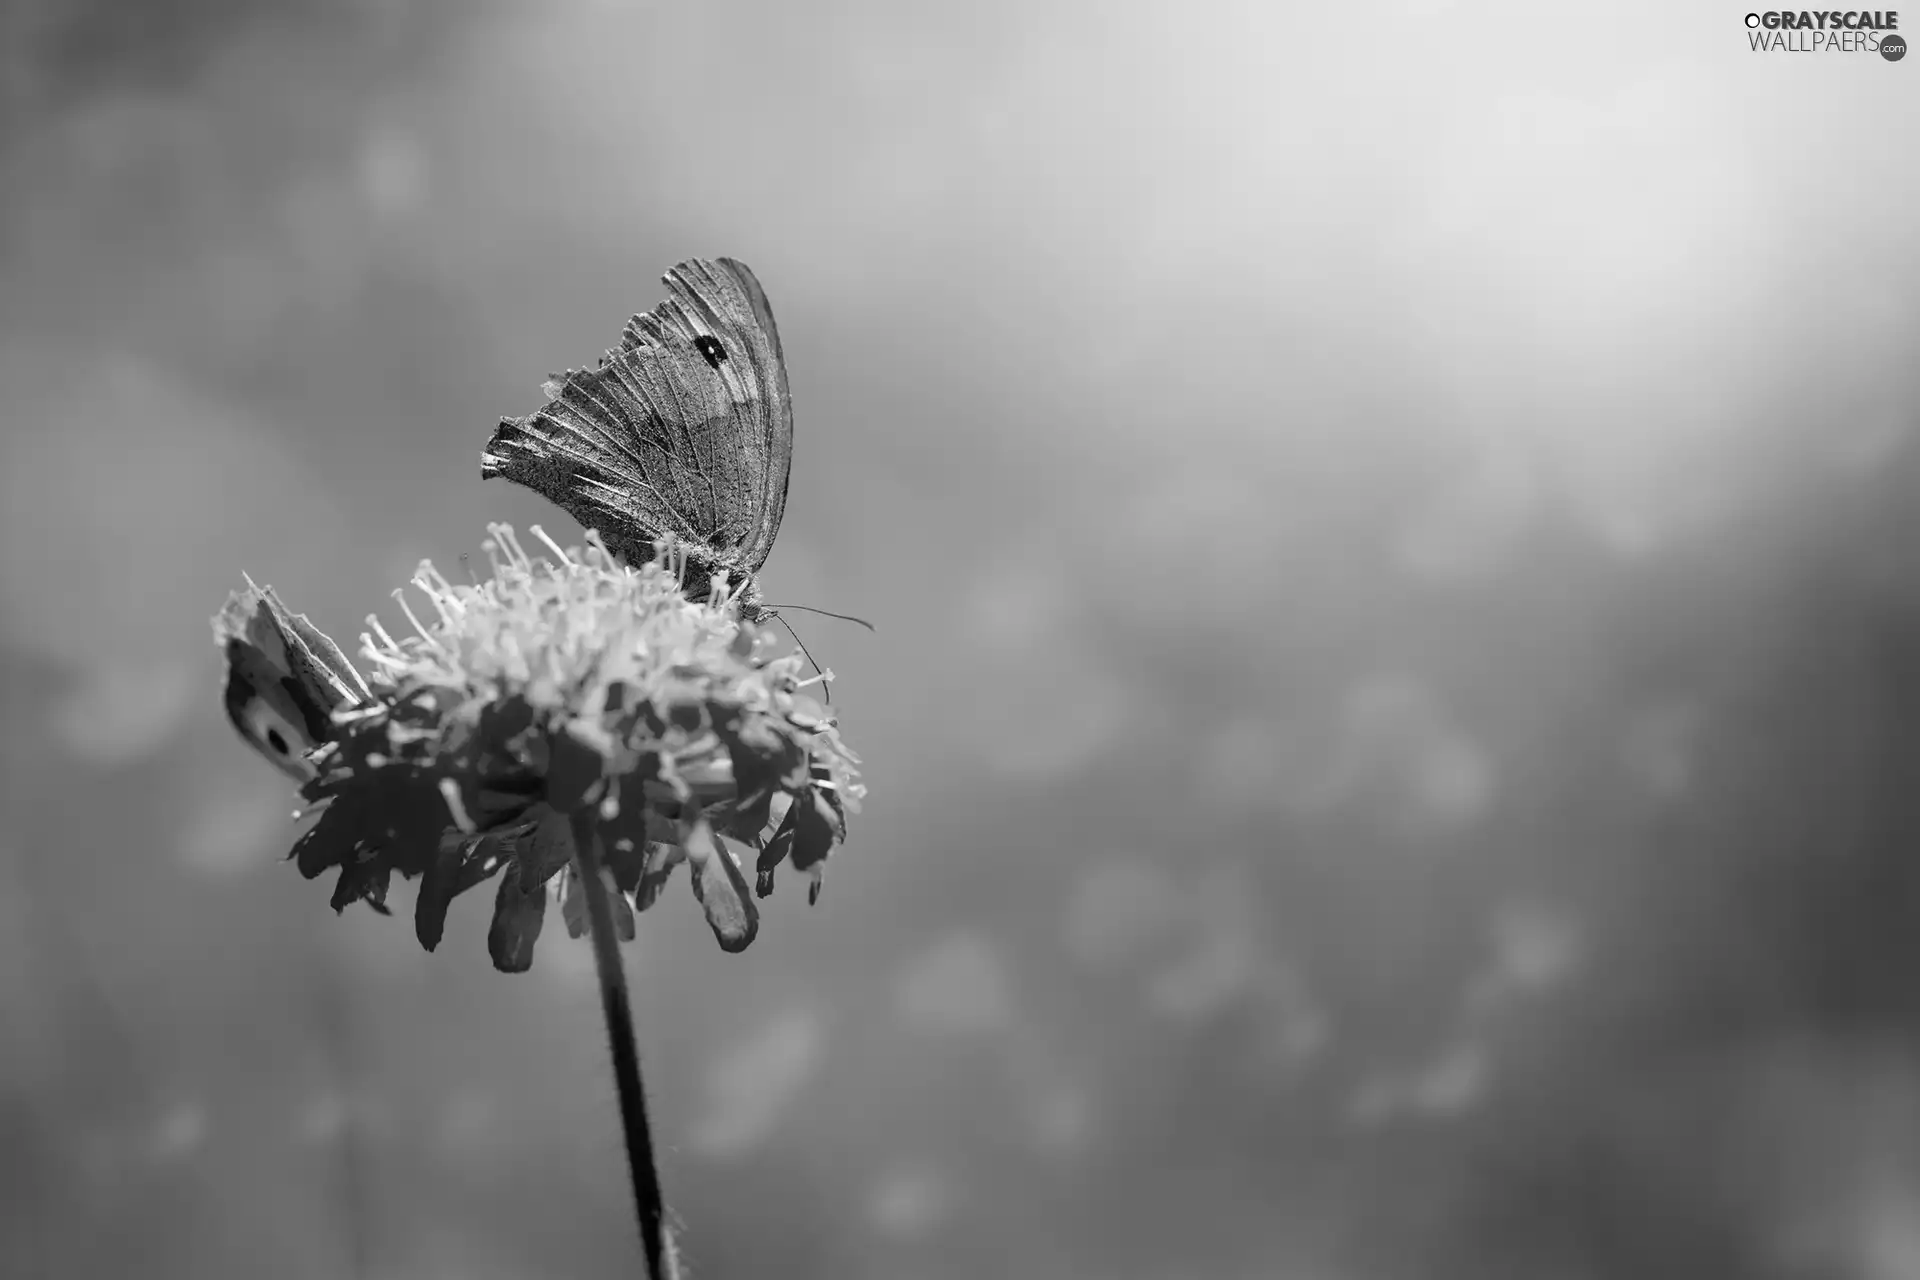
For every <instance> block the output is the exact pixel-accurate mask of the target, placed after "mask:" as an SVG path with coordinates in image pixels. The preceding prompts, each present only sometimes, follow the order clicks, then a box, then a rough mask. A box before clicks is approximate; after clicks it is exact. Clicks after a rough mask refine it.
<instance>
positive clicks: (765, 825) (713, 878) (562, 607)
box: [215, 525, 865, 971]
mask: <svg viewBox="0 0 1920 1280" xmlns="http://www.w3.org/2000/svg"><path fill="white" fill-rule="evenodd" d="M489 532H490V533H491V535H492V537H491V538H490V539H489V541H488V542H487V543H486V544H485V548H486V552H487V556H488V559H489V560H490V561H491V564H492V574H491V576H490V577H489V578H488V579H486V580H485V581H482V582H478V583H476V584H474V585H472V586H456V585H454V584H452V583H450V582H448V581H447V579H446V578H445V577H443V576H442V575H441V574H440V573H438V572H437V571H436V570H435V569H434V568H433V566H432V564H431V563H428V562H424V561H423V562H422V563H421V566H420V569H419V571H418V572H417V573H416V574H415V575H414V578H413V585H414V586H415V587H417V588H418V589H419V590H420V591H421V592H422V593H423V594H424V595H425V597H426V601H427V604H428V605H429V606H430V613H429V614H428V615H427V616H426V617H425V618H424V619H423V618H422V617H421V616H420V615H418V614H416V613H415V612H414V611H413V610H412V609H411V608H410V607H408V605H407V602H406V599H405V596H404V594H403V593H401V592H398V591H396V592H395V593H394V594H395V596H396V597H397V598H399V599H400V602H401V607H402V609H403V611H405V612H406V614H407V618H408V621H409V622H410V624H411V628H412V631H413V633H414V634H411V635H408V636H406V637H405V638H404V639H400V640H396V639H394V638H393V636H392V635H390V634H389V633H388V632H387V631H386V629H385V628H383V627H382V626H381V625H380V623H379V621H378V619H376V618H369V619H368V625H369V627H370V629H371V630H370V632H369V633H368V634H366V635H364V636H363V637H362V639H363V649H362V653H363V655H364V656H365V658H366V659H367V660H368V661H369V663H370V664H371V670H370V673H369V676H368V678H367V679H366V681H365V682H364V684H361V683H359V682H358V676H357V674H356V675H355V676H354V678H353V679H351V680H347V679H344V678H342V679H340V680H339V681H337V682H336V683H335V684H333V685H330V686H329V688H330V691H331V693H332V694H333V695H334V696H333V697H331V698H330V699H329V704H328V705H329V706H330V707H331V708H332V711H331V727H332V734H331V737H329V738H328V739H327V740H325V741H323V742H321V743H319V744H318V745H317V746H316V747H314V748H313V750H312V751H311V752H310V753H309V754H308V756H307V757H306V762H307V765H308V766H309V767H310V768H311V769H312V770H313V772H314V775H315V776H313V777H312V778H311V780H310V781H307V782H306V783H305V785H304V786H303V787H302V788H301V794H302V795H303V796H304V797H305V799H306V800H308V801H309V802H310V807H309V809H308V811H307V812H308V813H309V814H312V815H317V820H316V821H315V822H314V823H313V825H312V826H311V827H309V828H308V829H307V830H306V831H305V832H304V833H302V835H301V836H300V837H299V839H298V840H297V841H296V842H295V845H294V849H293V854H292V856H293V858H294V860H295V861H296V863H297V865H298V866H299V868H300V872H301V874H302V875H304V876H306V877H307V878H309V879H312V878H314V877H316V876H318V875H319V874H320V873H321V872H323V871H327V870H330V869H334V868H338V870H339V878H338V880H337V881H336V883H335V887H334V892H333V905H334V907H335V909H336V910H339V909H344V908H345V906H346V905H347V904H348V903H350V902H354V901H365V902H367V903H368V904H369V905H371V906H373V907H374V908H375V909H376V910H380V911H382V912H384V911H385V910H386V907H385V902H386V896H387V890H388V887H389V885H390V884H391V882H392V877H393V874H394V873H395V872H398V873H399V874H400V875H401V876H402V877H403V878H406V879H412V878H414V877H418V878H419V879H420V894H419V898H418V901H417V904H416V908H415V915H414V927H415V931H416V933H417V935H418V936H419V939H420V942H421V944H422V945H423V946H425V947H426V948H427V949H429V950H431V949H433V948H434V947H435V946H436V945H437V944H438V943H439V941H440V936H441V933H442V930H443V928H444V926H445V922H446V913H447V907H448V904H449V903H450V901H451V900H452V898H453V897H454V895H456V894H459V893H462V892H464V891H466V890H467V889H470V888H473V887H474V886H475V885H478V884H480V883H482V882H484V881H486V880H488V879H490V878H492V877H494V876H495V875H498V876H499V877H500V887H499V890H498V896H497V898H496V900H495V906H494V919H493V926H492V929H491V930H490V931H489V934H488V950H489V952H490V953H491V955H492V957H493V962H494V965H495V966H496V967H497V968H499V969H501V970H504V971H519V970H524V969H526V968H528V967H529V966H530V965H531V964H532V958H533V944H534V941H535V939H536V938H537V937H538V936H539V933H540V929H541V925H542V923H543V921H544V918H545V912H546V905H547V899H548V898H549V897H553V898H556V899H558V901H559V902H560V903H561V907H562V913H563V917H564V919H565V922H566V925H567V928H568V931H569V932H570V933H572V934H573V935H574V936H579V934H580V933H581V932H583V931H584V929H585V928H586V907H585V900H584V893H583V890H584V886H583V885H582V884H581V882H580V879H579V877H580V870H579V867H580V865H582V863H580V862H576V861H575V859H574V858H573V857H572V852H573V849H574V845H573V842H572V837H571V835H570V824H572V823H573V822H574V820H576V819H577V818H578V816H579V815H580V814H582V813H589V814H590V815H591V825H592V829H593V831H594V832H595V834H596V835H597V838H598V844H599V849H600V850H601V852H602V855H603V860H604V866H605V869H606V874H607V875H609V876H610V877H611V879H612V881H613V887H614V888H616V889H617V890H618V896H617V897H616V898H615V899H614V904H615V925H616V929H617V931H618V932H619V933H620V935H621V936H622V937H631V936H632V930H633V916H632V911H633V910H634V909H638V910H645V909H646V908H647V907H648V906H649V905H651V904H652V903H653V901H654V900H655V899H656V898H657V897H658V896H659V894H660V892H661V890H662V888H663V887H664V886H665V884H666V882H667V880H668V878H669V877H670V875H671V873H672V872H673V870H674V868H675V867H677V866H678V865H679V864H680V863H681V862H686V863H687V864H688V865H689V871H690V876H691V878H692V881H693V889H694V894H695V896H696V897H697V898H698V899H699V900H700V902H701V904H702V905H703V907H704V908H705V910H706V915H707V920H708V922H709V923H710V924H711V925H712V927H713V931H714V936H715V937H716V938H717V939H718V940H719V942H720V945H721V946H722V947H723V948H725V949H726V950H729V951H739V950H742V949H744V948H745V947H746V946H747V945H748V944H749V943H751V942H752V941H753V938H754V935H755V932H756V930H757V929H758V923H759V915H758V910H757V908H756V907H755V905H754V901H753V898H754V895H753V894H752V893H749V892H748V889H747V884H746V879H745V874H744V872H743V869H742V867H741V864H740V861H739V855H737V854H736V853H735V849H734V846H736V845H744V846H749V847H751V848H752V849H753V851H754V852H755V854H756V864H755V873H756V879H757V884H756V890H757V893H758V895H759V896H761V897H765V896H766V895H767V894H768V893H770V892H771V891H772V887H773V877H774V872H775V870H776V869H777V868H778V867H779V866H780V864H781V863H783V862H785V863H789V864H790V865H791V866H792V867H793V869H794V870H796V871H798V872H801V873H803V874H805V875H808V876H809V877H811V879H812V884H811V886H810V889H809V898H810V900H811V899H815V898H817V897H818V894H819V889H820V873H821V870H822V866H823V863H824V861H825V858H826V856H827V854H828V853H829V852H830V851H831V849H832V848H833V846H834V845H835V844H837V843H839V842H840V841H841V840H842V839H844V837H845V831H846V815H847V812H848V811H849V810H853V809H857V808H858V805H859V800H860V797H861V796H862V795H863V794H864V793H865V788H864V787H862V786H861V785H860V783H859V782H858V771H857V765H858V759H857V758H856V757H855V756H854V755H853V753H852V752H850V751H849V750H847V748H846V747H845V745H844V744H842V742H841V741H840V735H839V732H838V730H837V728H836V727H835V725H834V723H833V722H832V721H831V720H830V719H828V718H827V717H826V716H825V715H824V714H823V713H822V711H821V710H820V708H819V707H818V706H817V705H816V704H814V703H813V702H812V700H811V699H809V698H808V697H806V696H805V694H804V692H803V690H804V688H805V686H806V685H807V684H808V683H810V682H809V681H805V680H802V679H801V678H800V674H801V669H802V668H801V661H800V659H799V657H798V656H797V655H790V654H789V655H781V656H772V657H769V656H767V652H766V651H767V650H769V649H771V647H772V646H771V644H770V642H769V641H770V638H769V637H767V636H765V635H764V633H763V632H762V631H761V629H760V628H759V627H758V626H756V625H755V624H753V623H750V622H746V621H743V620H742V619H741V618H740V616H739V611H738V610H736V609H733V608H731V607H730V606H731V605H732V603H733V590H730V587H729V584H728V583H727V581H726V580H725V579H724V578H719V579H716V580H715V581H714V583H713V585H712V589H711V592H710V593H709V595H708V597H707V599H705V600H703V601H694V600H690V599H689V598H688V595H687V593H686V592H685V591H684V590H683V589H682V586H681V578H682V575H683V574H684V572H685V564H684V560H683V559H682V558H681V557H680V555H679V554H678V552H677V551H676V549H675V548H674V547H673V546H671V545H668V546H666V547H664V548H663V549H662V552H661V555H660V558H659V559H657V560H656V561H654V562H652V563H649V564H645V565H642V566H640V567H639V568H629V567H627V566H625V565H622V564H620V563H619V562H618V561H617V560H615V558H614V557H613V556H612V555H611V554H610V553H608V551H607V549H606V547H605V546H604V544H602V543H601V542H600V541H599V539H598V538H597V537H596V536H595V535H593V534H588V535H587V541H588V545H587V546H586V547H585V548H570V549H565V550H563V549H562V548H561V547H559V546H558V545H557V544H555V543H554V542H552V541H551V540H550V539H547V537H546V535H545V534H544V533H542V532H541V530H540V529H539V527H538V526H535V527H534V529H533V533H534V534H535V535H536V536H537V537H539V538H540V539H541V540H542V541H544V542H546V544H547V547H548V548H549V549H550V550H551V551H552V553H553V555H554V559H553V560H547V559H545V558H540V559H536V558H534V557H531V556H529V555H528V554H527V553H526V551H525V550H523V549H522V547H521V544H520V542H519V540H518V539H517V538H516V537H515V535H514V532H513V530H512V529H511V528H509V527H507V526H505V525H494V526H490V529H489ZM249 588H250V590H252V591H257V589H255V588H252V587H251V583H250V584H249ZM736 589H737V588H736ZM247 595H248V593H239V592H236V593H235V596H234V599H233V600H230V601H229V603H228V608H227V610H226V611H225V612H223V615H222V618H223V619H224V618H229V617H234V618H238V617H245V616H250V613H251V599H250V597H248V598H244V599H243V597H247ZM236 602H237V603H236ZM274 603H275V604H277V603H278V602H277V600H276V601H275V602H274ZM281 612H284V610H281ZM274 616H278V615H277V614H276V615H274ZM289 616H291V615H289ZM301 622H302V623H304V622H305V619H304V618H302V619H301ZM309 629H311V628H310V625H309ZM215 630H216V634H217V635H220V637H221V639H222V641H223V643H225V644H226V645H227V651H228V661H229V669H230V673H231V672H232V671H233V670H236V669H237V660H236V651H235V643H236V637H235V636H234V635H233V634H232V632H231V629H229V630H228V631H225V632H223V631H222V628H221V625H220V622H219V621H218V620H217V621H216V624H215ZM313 634H314V635H316V636H318V635H319V633H318V631H317V630H314V632H313ZM321 639H322V640H324V637H321ZM245 648H246V645H245V643H244V638H242V641H241V649H242V653H241V656H246V655H245V653H244V650H245ZM335 653H337V650H336V651H335ZM341 662H342V663H344V659H341ZM348 670H349V671H351V668H348ZM231 684H232V678H231V675H230V686H231ZM342 688H344V689H345V690H346V691H347V693H348V695H349V696H344V697H342V696H339V695H340V690H341V689H342ZM362 690H364V696H359V695H360V694H361V692H362ZM232 701H233V694H232V693H231V691H230V693H229V702H230V703H231V702H232ZM236 723H239V721H238V720H236ZM256 745H258V743H257V741H256ZM586 865H591V862H588V863H586Z"/></svg>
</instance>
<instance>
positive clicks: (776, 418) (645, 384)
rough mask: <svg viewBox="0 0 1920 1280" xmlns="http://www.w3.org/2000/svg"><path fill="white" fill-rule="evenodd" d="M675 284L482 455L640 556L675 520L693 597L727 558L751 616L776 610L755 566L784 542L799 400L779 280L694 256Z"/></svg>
mask: <svg viewBox="0 0 1920 1280" xmlns="http://www.w3.org/2000/svg"><path fill="white" fill-rule="evenodd" d="M662 283H664V284H665V285H666V286H667V290H668V294H669V296H668V297H667V299H666V300H665V301H663V302H661V303H660V304H659V305H658V306H656V307H654V309H653V310H652V311H650V312H648V313H647V314H645V315H636V316H634V317H633V318H632V319H631V320H629V321H628V322H627V327H626V329H625V331H624V332H622V333H621V335H620V345H619V346H617V347H614V348H613V349H612V350H610V351H608V352H607V353H606V354H605V355H603V356H602V357H601V358H600V363H599V366H598V367H597V368H594V369H590V370H581V369H570V370H568V371H567V372H566V373H565V374H555V375H553V377H552V378H550V379H549V380H548V382H547V384H546V387H545V390H546V392H547V403H546V405H545V406H543V407H542V408H540V409H537V410H535V411H534V412H532V413H530V414H528V415H526V416H525V417H523V418H503V419H501V421H500V425H499V426H498V427H496V428H495V429H494V432H493V436H492V438H491V439H490V440H488V441H487V447H486V449H485V451H484V452H482V453H481V455H480V475H481V478H482V479H491V478H492V477H494V476H504V477H506V478H507V479H508V480H511V481H513V482H514V483H515V484H520V485H524V486H526V487H527V488H529V489H533V490H535V491H536V492H538V493H540V494H542V495H544V496H545V497H546V498H547V499H548V500H550V501H552V502H553V503H555V504H556V505H558V506H559V507H561V508H562V509H564V510H565V511H566V512H567V513H568V514H569V515H571V516H573V517H574V519H576V520H578V521H579V522H580V523H581V524H583V525H586V526H587V527H589V528H592V529H596V530H598V531H599V534H600V537H601V538H602V539H603V540H604V541H605V542H606V544H607V548H608V550H610V551H612V552H614V553H615V554H616V555H619V556H622V557H623V558H625V560H626V561H627V563H629V564H636V565H637V564H640V563H642V562H644V561H648V560H651V559H653V558H654V557H655V554H656V550H657V544H658V543H659V541H660V539H661V538H662V536H663V535H666V534H672V535H673V536H674V537H675V539H677V541H678V542H679V544H680V546H681V547H682V548H683V549H684V552H685V554H686V557H687V574H686V587H687V593H688V595H689V596H690V597H691V598H693V599H695V600H703V599H706V598H707V597H708V595H709V580H710V579H711V578H712V577H713V575H715V574H717V573H725V574H726V575H727V576H728V579H729V582H730V583H731V584H734V585H736V586H737V587H738V595H737V596H736V600H737V603H738V606H739V610H740V613H741V616H742V617H744V618H746V619H747V620H748V621H758V620H759V619H761V618H762V617H765V616H766V614H767V610H766V609H764V608H763V607H762V606H761V604H760V599H761V597H760V585H759V581H758V579H757V578H756V576H755V575H757V574H758V573H759V572H760V567H761V566H762V565H763V564H765V563H766V560H767V554H768V552H770V551H772V550H773V540H774V536H775V535H776V534H778V533H779V532H780V517H781V515H782V514H783V513H784V512H785V510H786V505H787V479H788V472H789V469H790V468H791V466H792V462H793V405H792V402H791V400H790V398H789V396H788V392H787V369H786V364H785V362H784V360H783V359H782V357H781V352H780V332H779V330H778V329H777V328H775V326H774V323H773V310H772V308H771V307H769V306H768V304H767V295H766V291H765V290H763V289H762V288H761V287H760V282H759V281H758V280H757V279H755V278H754V274H753V272H752V271H750V270H748V269H747V265H746V264H745V263H743V262H736V261H735V260H733V259H732V258H716V259H711V260H709V259H705V258H692V259H689V260H687V261H686V262H682V263H680V264H679V265H678V266H676V267H674V268H673V269H672V270H671V271H669V272H667V274H666V275H665V276H664V277H663V278H662Z"/></svg>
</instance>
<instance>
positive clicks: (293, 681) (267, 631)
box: [213, 578, 373, 782]
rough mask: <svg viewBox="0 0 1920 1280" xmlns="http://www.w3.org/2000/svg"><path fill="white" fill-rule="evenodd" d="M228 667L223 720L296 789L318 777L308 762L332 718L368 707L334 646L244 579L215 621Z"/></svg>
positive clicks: (355, 675)
mask: <svg viewBox="0 0 1920 1280" xmlns="http://www.w3.org/2000/svg"><path fill="white" fill-rule="evenodd" d="M213 639H214V643H215V644H217V645H219V646H220V649H221V651H222V653H224V654H225V656H226V660H227V688H226V708H227V718H228V719H229V720H231V721H232V722H233V727H234V728H235V729H236V730H238V731H239V734H240V736H241V737H243V738H245V739H246V740H247V742H248V744H249V745H251V746H252V747H253V749H254V750H255V751H258V752H259V753H260V754H261V755H263V756H265V757H266V758H267V760H268V761H269V762H271V763H272V764H273V765H274V767H275V768H277V769H279V770H280V771H281V772H282V773H285V774H286V775H287V776H288V777H290V778H292V779H294V780H295V781H296V782H306V781H308V780H309V779H311V778H313V777H314V776H315V775H316V774H317V773H318V770H317V769H315V768H314V766H313V763H312V761H311V760H310V759H309V758H308V757H309V755H310V753H311V752H312V751H313V749H314V748H315V747H318V746H319V745H320V744H321V743H323V742H326V741H327V740H328V739H330V738H332V736H333V713H334V712H335V711H336V710H338V709H340V708H342V707H347V706H359V705H361V704H363V703H366V702H369V701H371V700H372V697H373V695H372V694H370V693H369V692H368V691H367V685H366V682H365V681H364V680H362V679H361V678H360V673H359V672H357V671H355V670H354V669H353V664H352V663H350V662H348V661H347V658H346V655H345V654H343V653H341V652H340V647H339V646H338V645H336V644H334V642H333V641H332V640H330V639H328V638H327V636H326V634H325V633H324V632H322V631H321V630H320V629H319V628H318V627H316V626H314V625H313V624H312V623H311V622H309V621H307V615H306V614H304V613H293V612H291V611H290V610H289V609H288V608H287V607H286V606H285V605H284V604H281V603H280V597H279V596H277V595H275V594H274V592H273V588H272V587H260V586H256V585H255V584H254V582H253V579H251V578H249V579H247V589H246V590H245V591H235V592H234V593H232V594H231V595H230V596H228V597H227V603H226V607H225V608H223V609H221V611H220V616H219V617H217V618H215V619H214V620H213Z"/></svg>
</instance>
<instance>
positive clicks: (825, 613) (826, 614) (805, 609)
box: [767, 604, 880, 653]
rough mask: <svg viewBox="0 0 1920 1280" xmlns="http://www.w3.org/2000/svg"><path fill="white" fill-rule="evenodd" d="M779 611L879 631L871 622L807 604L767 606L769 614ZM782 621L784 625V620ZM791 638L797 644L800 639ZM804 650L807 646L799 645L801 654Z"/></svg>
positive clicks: (791, 629)
mask: <svg viewBox="0 0 1920 1280" xmlns="http://www.w3.org/2000/svg"><path fill="white" fill-rule="evenodd" d="M781 609H798V610H800V611H801V612H802V613H817V614H819V615H820V616H821V617H823V618H838V619H840V621H842V622H857V623H859V624H860V625H861V626H863V627H865V628H866V629H867V630H869V631H871V632H874V633H875V634H876V635H877V634H879V630H880V629H879V628H878V627H876V626H874V625H873V624H872V623H871V622H868V621H867V620H866V619H865V618H856V617H854V616H853V615H852V614H850V613H834V612H833V611H832V610H830V609H816V608H814V607H813V606H812V605H807V604H770V605H768V606H767V610H768V612H770V613H778V611H779V610H781ZM782 621H783V623H784V619H783V620H782ZM787 631H788V632H789V633H791V632H792V631H793V628H792V627H788V628H787ZM793 638H794V641H795V642H796V643H798V641H799V639H800V637H799V636H794V637H793ZM806 648H807V646H805V645H801V646H800V650H801V652H802V653H804V652H806Z"/></svg>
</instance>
